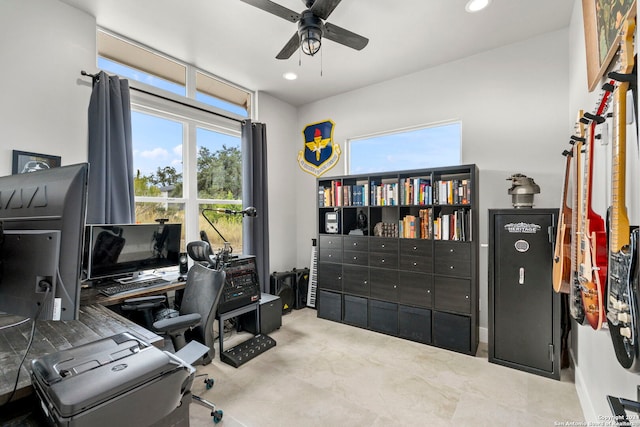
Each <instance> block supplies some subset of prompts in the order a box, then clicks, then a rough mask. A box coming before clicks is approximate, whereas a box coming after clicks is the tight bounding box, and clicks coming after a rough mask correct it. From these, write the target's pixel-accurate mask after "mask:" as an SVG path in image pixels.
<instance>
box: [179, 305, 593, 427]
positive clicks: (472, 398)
mask: <svg viewBox="0 0 640 427" xmlns="http://www.w3.org/2000/svg"><path fill="white" fill-rule="evenodd" d="M245 335H246V333H240V334H236V333H235V332H234V333H233V334H232V336H230V337H229V338H228V341H225V348H229V347H230V346H232V345H234V344H237V343H238V342H241V341H243V340H244V339H246V338H248V337H249V336H245ZM269 335H270V336H271V337H273V338H274V339H275V340H276V341H277V346H276V347H274V348H272V349H270V350H268V351H267V352H265V353H263V354H261V355H260V356H258V357H257V358H255V359H253V360H251V361H249V362H247V363H246V364H245V365H242V366H240V367H239V368H234V367H232V366H229V365H227V364H225V363H222V362H221V361H220V359H219V357H218V355H217V354H216V359H215V360H214V361H213V363H211V364H210V365H208V366H205V367H202V366H200V367H198V374H203V373H206V374H209V375H210V376H211V377H213V378H214V379H215V385H214V387H213V388H212V389H210V390H205V385H204V382H203V381H201V380H202V378H201V377H199V378H196V382H195V384H194V386H193V391H194V392H195V394H198V395H200V396H201V397H203V398H205V399H208V400H210V401H212V402H214V403H215V404H216V405H217V406H218V408H219V409H222V410H223V411H224V417H223V420H222V422H221V423H220V424H219V425H221V426H227V427H232V426H233V427H235V426H451V425H456V426H474V427H480V426H491V427H496V426H527V427H528V426H554V422H558V421H584V416H583V414H582V410H581V408H580V403H579V401H578V397H577V394H576V391H575V386H574V383H573V372H572V370H570V369H569V370H563V371H562V380H561V381H555V380H551V379H548V378H544V377H540V376H537V375H533V374H529V373H526V372H522V371H519V370H515V369H511V368H507V367H504V366H500V365H496V364H493V363H489V362H488V360H487V347H486V344H482V343H481V344H480V348H479V350H478V355H477V356H476V357H471V356H466V355H462V354H458V353H455V352H451V351H447V350H442V349H439V348H436V347H431V346H427V345H423V344H418V343H414V342H411V341H406V340H402V339H399V338H394V337H390V336H387V335H384V334H380V333H376V332H371V331H367V330H364V329H360V328H356V327H352V326H347V325H342V324H339V323H336V322H331V321H328V320H324V319H318V318H317V317H316V311H315V310H313V309H310V308H305V309H302V310H294V311H293V312H292V313H290V314H287V315H284V316H283V317H282V327H281V328H280V329H278V330H276V331H274V332H272V333H270V334H269ZM191 425H192V426H198V427H199V426H212V425H213V422H212V419H211V417H210V415H209V411H208V410H206V409H205V408H203V407H200V406H197V405H195V404H192V406H191ZM555 425H557V424H555Z"/></svg>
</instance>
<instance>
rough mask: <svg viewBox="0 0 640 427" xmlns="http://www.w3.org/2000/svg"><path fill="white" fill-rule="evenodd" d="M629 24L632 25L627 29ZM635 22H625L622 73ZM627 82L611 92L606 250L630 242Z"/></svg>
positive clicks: (628, 63) (628, 64)
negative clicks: (609, 199)
mask: <svg viewBox="0 0 640 427" xmlns="http://www.w3.org/2000/svg"><path fill="white" fill-rule="evenodd" d="M629 25H631V27H630V28H628V27H629ZM634 27H635V26H634V25H632V24H631V23H630V22H627V23H626V27H625V31H626V32H625V35H624V37H623V40H624V41H623V42H622V43H621V44H620V62H621V67H620V68H621V70H620V71H621V72H622V73H627V74H628V73H630V72H631V71H632V69H633V47H632V45H631V40H632V38H633V35H632V34H633V29H634ZM628 90H629V83H628V82H626V81H621V82H620V83H619V84H618V87H617V89H616V91H615V93H614V103H613V117H614V119H613V126H614V132H613V142H612V145H611V150H612V156H611V210H610V212H611V214H610V215H611V217H610V220H611V229H610V234H609V249H610V251H611V252H614V253H616V252H620V251H621V250H622V249H623V248H624V247H625V246H628V245H629V241H630V237H629V218H628V216H627V207H626V206H627V204H626V200H625V183H626V178H627V174H626V173H627V165H626V159H627V91H628Z"/></svg>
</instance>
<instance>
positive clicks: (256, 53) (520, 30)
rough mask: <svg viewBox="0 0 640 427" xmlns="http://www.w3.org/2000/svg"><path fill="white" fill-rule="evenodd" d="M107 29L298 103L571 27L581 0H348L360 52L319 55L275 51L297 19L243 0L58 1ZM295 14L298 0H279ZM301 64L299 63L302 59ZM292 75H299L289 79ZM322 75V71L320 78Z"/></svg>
mask: <svg viewBox="0 0 640 427" xmlns="http://www.w3.org/2000/svg"><path fill="white" fill-rule="evenodd" d="M61 1H63V2H64V3H67V4H69V5H72V6H74V7H76V8H78V9H81V10H83V11H86V12H87V13H89V14H91V15H93V16H95V17H96V19H97V23H98V25H99V26H100V27H103V28H106V29H109V30H111V31H113V32H115V33H118V34H121V35H123V36H126V37H128V38H130V39H133V40H135V41H138V42H140V43H142V44H144V45H147V46H149V47H152V48H154V49H157V50H159V51H162V52H164V53H166V54H168V55H170V56H173V57H175V58H177V59H180V60H183V61H185V62H188V63H191V64H193V65H196V66H197V67H199V68H202V69H204V70H207V71H209V72H211V73H213V74H215V75H217V76H219V77H222V78H224V79H226V80H229V81H231V82H233V83H236V84H238V85H240V86H243V87H245V88H247V89H250V90H260V91H264V92H267V93H269V94H271V95H273V96H275V97H276V98H279V99H281V100H283V101H285V102H288V103H290V104H292V105H294V106H300V105H304V104H306V103H309V102H312V101H316V100H319V99H323V98H326V97H329V96H332V95H336V94H339V93H343V92H347V91H350V90H353V89H357V88H360V87H363V86H367V85H371V84H374V83H377V82H381V81H384V80H389V79H393V78H395V77H399V76H402V75H406V74H409V73H412V72H415V71H418V70H421V69H425V68H429V67H433V66H436V65H439V64H443V63H446V62H450V61H454V60H456V59H459V58H463V57H466V56H470V55H474V54H476V53H479V52H482V51H486V50H489V49H492V48H495V47H498V46H502V45H506V44H510V43H514V42H517V41H519V40H525V39H528V38H531V37H534V36H536V35H539V34H543V33H546V32H549V31H555V30H558V29H561V28H565V27H568V25H569V21H570V18H571V13H572V8H573V5H574V0H492V2H491V4H490V5H489V7H488V8H487V9H485V10H483V11H481V12H477V13H474V14H470V13H467V12H465V10H464V7H465V4H466V1H467V0H393V1H392V0H343V1H342V3H340V4H339V5H338V7H337V8H336V9H335V10H334V12H333V13H332V14H331V16H329V19H328V20H327V21H328V22H331V23H333V24H335V25H338V26H340V27H342V28H345V29H348V30H350V31H353V32H355V33H358V34H360V35H363V36H365V37H367V38H369V44H368V45H367V46H366V47H365V48H364V49H363V50H361V51H356V50H353V49H350V48H347V47H345V46H342V45H339V44H337V43H334V42H332V41H329V40H323V44H322V48H321V53H322V54H321V55H316V56H314V57H309V56H306V55H299V54H298V53H295V54H294V55H293V56H292V57H291V58H289V59H288V60H285V61H282V60H277V59H275V56H276V54H277V53H278V52H279V51H280V49H281V48H282V47H283V46H284V44H285V43H286V42H287V41H288V40H289V38H290V37H291V36H292V35H293V34H294V32H295V31H296V28H297V27H296V24H294V23H291V22H287V21H285V20H284V19H282V18H279V17H277V16H275V15H272V14H269V13H267V12H264V11H262V10H260V9H257V8H255V7H252V6H250V5H248V4H246V3H243V2H241V1H240V0H182V1H179V2H178V1H175V0H134V1H131V0H61ZM274 1H275V2H276V3H278V4H280V5H282V6H285V7H287V8H289V9H292V10H294V11H297V12H301V11H302V10H304V8H305V7H304V3H303V1H301V0H274ZM300 61H301V65H299V62H300ZM288 71H293V72H295V73H297V74H298V76H299V77H298V79H297V80H295V81H287V80H285V79H284V78H283V77H282V75H283V74H284V73H285V72H288ZM321 72H322V75H321Z"/></svg>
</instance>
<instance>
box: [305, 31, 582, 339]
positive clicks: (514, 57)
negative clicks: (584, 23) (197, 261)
mask: <svg viewBox="0 0 640 427" xmlns="http://www.w3.org/2000/svg"><path fill="white" fill-rule="evenodd" d="M568 37H569V33H568V30H562V31H556V32H553V33H549V34H545V35H542V36H540V37H536V38H533V39H530V40H526V41H523V42H521V43H517V44H513V45H510V46H505V47H502V48H499V49H495V50H491V51H488V52H484V53H481V54H478V55H475V56H472V57H469V58H465V59H462V60H459V61H456V62H452V63H449V64H445V65H442V66H439V67H436V68H432V69H428V70H424V71H421V72H417V73H414V74H411V75H408V76H406V77H402V78H398V79H394V80H390V81H387V82H384V83H380V84H377V85H374V86H370V87H366V88H363V89H360V90H356V91H352V92H349V93H345V94H342V95H338V96H335V97H332V98H328V99H325V100H322V101H319V102H315V103H312V104H309V105H306V106H304V107H302V108H300V109H299V120H298V129H300V130H302V129H303V128H304V126H305V125H306V124H308V123H314V122H317V121H321V120H324V119H331V120H333V121H334V122H335V124H336V126H335V130H334V140H335V142H337V143H338V144H340V145H342V146H343V151H344V148H345V147H344V144H345V140H346V139H348V138H352V137H355V136H361V135H366V134H371V133H375V132H380V131H389V130H393V129H399V128H403V127H408V126H415V125H420V124H428V123H435V122H440V121H444V120H461V121H462V153H463V154H462V163H475V164H477V165H478V167H479V169H480V225H481V229H480V243H482V244H486V243H487V242H488V240H487V239H488V238H487V230H488V216H487V209H490V208H508V207H511V197H510V196H509V195H508V194H507V189H508V188H509V187H510V186H511V182H508V181H507V178H508V177H509V176H511V175H512V174H513V173H516V172H520V173H523V174H525V175H527V176H530V177H533V178H534V179H535V180H536V183H538V184H539V185H540V187H541V194H539V195H537V196H536V198H535V203H536V206H537V207H541V208H542V207H552V208H557V207H558V206H559V200H560V193H561V187H562V178H563V176H564V175H563V173H564V160H563V159H564V158H563V157H562V156H561V155H560V153H561V151H562V148H561V147H562V145H563V142H564V141H566V140H567V138H568V135H569V131H570V129H571V128H570V127H569V124H568V113H567V105H568V101H569V96H568V94H569V91H568V81H569V74H568V60H567V57H568V49H569V45H568ZM295 146H296V147H299V148H298V149H301V148H302V140H300V141H299V142H296V144H295ZM344 159H345V156H343V157H342V160H341V163H340V164H339V165H338V166H336V167H335V168H334V169H333V170H331V171H329V172H328V173H327V174H326V176H330V175H341V174H344V171H345V169H344ZM295 182H297V187H296V188H297V194H298V203H297V207H298V212H297V217H298V218H299V220H298V223H297V227H298V236H297V245H298V247H300V248H302V247H304V245H307V244H308V242H309V240H310V239H311V238H312V237H314V235H315V233H316V227H315V223H313V222H311V221H310V220H309V219H310V218H316V209H315V206H316V200H315V197H316V192H315V185H316V184H315V179H314V177H313V176H311V175H308V174H306V173H304V172H302V171H296V174H295ZM305 255H306V254H304V253H302V252H299V253H298V263H299V264H301V263H303V262H305V261H306V260H307V258H306V257H305ZM480 257H481V262H480V266H481V267H480V298H481V304H480V325H481V328H482V329H481V334H480V337H481V340H483V341H487V327H488V320H487V311H488V296H487V295H488V294H487V292H488V291H487V288H488V285H487V283H488V269H487V257H488V254H487V248H486V247H483V248H481V250H480ZM306 262H307V263H308V261H306Z"/></svg>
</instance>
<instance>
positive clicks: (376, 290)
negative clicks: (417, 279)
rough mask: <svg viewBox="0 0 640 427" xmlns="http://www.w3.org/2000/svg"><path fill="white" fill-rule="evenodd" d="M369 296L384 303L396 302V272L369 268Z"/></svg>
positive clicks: (397, 288)
mask: <svg viewBox="0 0 640 427" xmlns="http://www.w3.org/2000/svg"><path fill="white" fill-rule="evenodd" d="M369 277H370V281H369V282H370V296H371V298H378V299H382V300H385V301H393V302H395V301H398V290H399V286H398V270H385V269H382V268H370V269H369Z"/></svg>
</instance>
